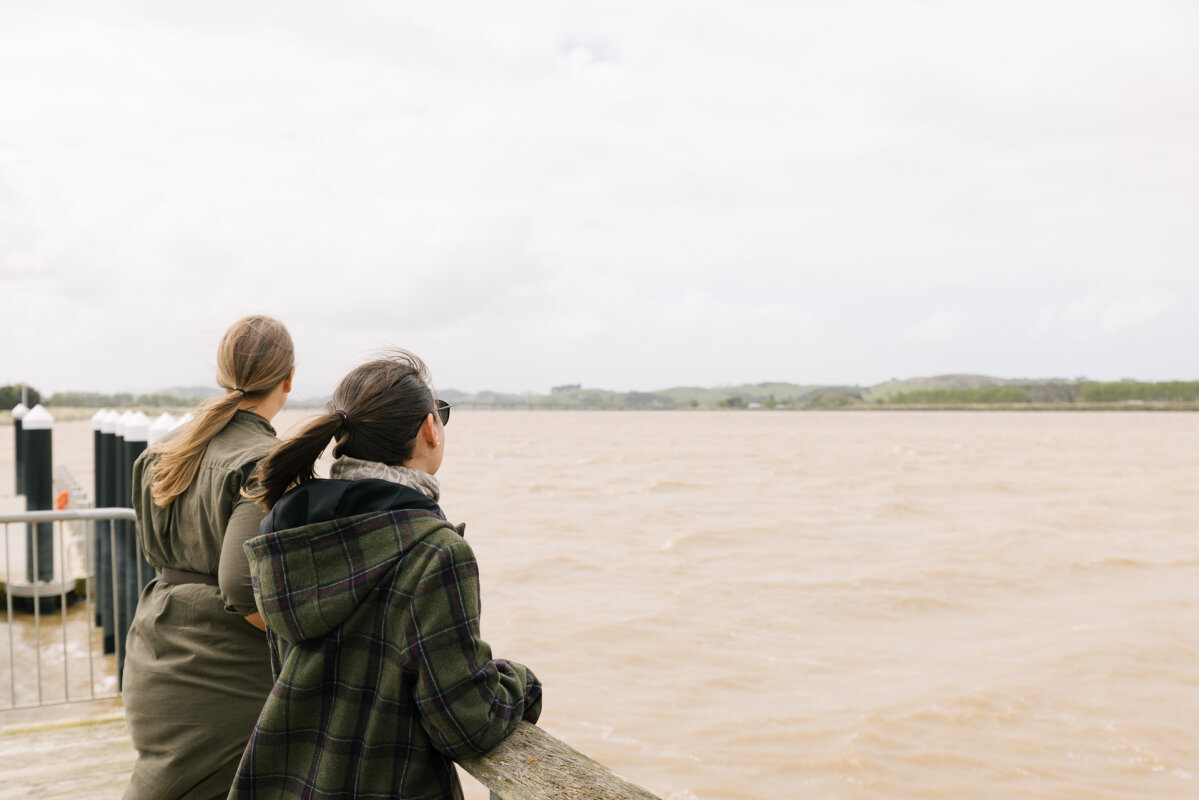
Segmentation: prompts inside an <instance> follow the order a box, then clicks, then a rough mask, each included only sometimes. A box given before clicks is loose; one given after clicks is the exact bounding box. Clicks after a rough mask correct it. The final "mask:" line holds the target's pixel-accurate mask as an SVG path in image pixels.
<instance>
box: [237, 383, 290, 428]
mask: <svg viewBox="0 0 1199 800" xmlns="http://www.w3.org/2000/svg"><path fill="white" fill-rule="evenodd" d="M286 402H287V393H286V392H281V391H278V390H276V391H273V392H271V393H270V394H268V395H267V396H266V397H263V398H261V399H259V398H249V397H246V398H244V399H242V401H241V403H239V404H238V406H237V408H238V410H239V411H249V412H251V413H254V414H257V415H258V416H260V417H262V418H263V419H265V420H266V421H267V422H270V421H271V420H273V419H274V418H275V415H276V414H278V413H279V412H280V411H282V410H283V405H284V404H285V403H286Z"/></svg>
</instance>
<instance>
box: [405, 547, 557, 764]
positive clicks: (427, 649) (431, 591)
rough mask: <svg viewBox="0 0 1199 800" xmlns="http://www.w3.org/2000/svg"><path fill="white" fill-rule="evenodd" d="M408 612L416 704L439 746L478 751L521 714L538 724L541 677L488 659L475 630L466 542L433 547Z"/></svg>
mask: <svg viewBox="0 0 1199 800" xmlns="http://www.w3.org/2000/svg"><path fill="white" fill-rule="evenodd" d="M410 613H411V619H410V623H409V624H410V625H411V632H412V638H411V640H410V641H411V642H412V643H413V651H412V652H413V656H414V659H415V666H416V669H417V671H418V674H417V683H416V697H415V700H416V705H417V708H418V709H419V710H420V716H421V725H422V726H423V727H424V729H425V731H426V732H427V733H428V734H429V736H430V738H431V739H432V740H433V743H434V745H435V746H436V747H437V749H438V750H440V751H441V752H443V753H445V754H446V755H447V756H449V757H450V758H453V759H461V758H466V757H468V756H473V755H477V754H479V753H483V752H486V751H487V750H490V749H491V748H492V747H495V746H496V745H497V744H499V743H500V742H501V741H502V740H503V739H504V737H505V736H507V735H508V734H509V733H511V732H512V730H513V728H515V727H516V724H517V723H518V722H519V721H520V720H521V719H522V718H524V719H526V720H528V721H530V722H536V720H537V716H538V714H539V712H540V709H541V683H540V682H539V681H538V680H537V678H536V676H535V675H533V672H532V671H531V670H529V669H528V668H527V667H525V666H524V665H523V664H517V663H515V662H512V661H506V660H504V659H493V658H492V657H491V647H490V646H489V645H488V644H487V642H485V641H483V640H482V639H481V638H480V636H479V571H478V565H477V564H476V563H475V557H474V553H473V552H472V551H471V548H470V545H469V544H467V543H466V541H465V540H463V539H458V540H457V541H455V542H453V543H451V544H447V545H445V546H442V547H439V548H437V550H436V551H435V553H434V555H433V557H432V558H431V559H430V561H429V563H428V566H427V567H426V569H425V573H424V576H423V577H422V578H421V581H420V583H419V585H418V588H417V591H416V595H415V597H414V598H413V602H412V605H411V606H410Z"/></svg>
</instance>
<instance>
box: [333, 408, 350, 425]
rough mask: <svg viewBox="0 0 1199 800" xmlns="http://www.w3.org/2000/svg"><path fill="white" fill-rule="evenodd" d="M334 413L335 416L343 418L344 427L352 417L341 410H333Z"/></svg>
mask: <svg viewBox="0 0 1199 800" xmlns="http://www.w3.org/2000/svg"><path fill="white" fill-rule="evenodd" d="M333 413H334V414H336V415H337V416H339V417H341V422H342V424H343V425H344V424H345V423H347V422H349V421H350V416H349V414H347V413H346V412H344V411H342V410H341V409H340V408H335V409H333Z"/></svg>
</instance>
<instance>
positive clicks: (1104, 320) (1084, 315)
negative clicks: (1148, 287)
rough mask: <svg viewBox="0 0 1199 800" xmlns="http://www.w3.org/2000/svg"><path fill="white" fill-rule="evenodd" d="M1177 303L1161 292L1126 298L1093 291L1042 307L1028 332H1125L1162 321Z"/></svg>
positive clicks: (1078, 335)
mask: <svg viewBox="0 0 1199 800" xmlns="http://www.w3.org/2000/svg"><path fill="white" fill-rule="evenodd" d="M1176 306H1177V301H1176V299H1175V298H1173V297H1170V296H1167V295H1161V294H1154V295H1145V296H1140V297H1128V298H1114V297H1105V296H1101V295H1094V294H1092V295H1087V296H1085V297H1081V298H1078V299H1076V300H1072V301H1070V302H1068V303H1066V304H1064V305H1062V306H1060V307H1051V308H1045V309H1042V311H1041V313H1040V316H1039V317H1038V319H1037V320H1036V322H1035V323H1034V325H1033V326H1032V329H1031V331H1030V335H1031V336H1032V337H1033V338H1034V339H1045V338H1050V337H1054V336H1059V335H1064V336H1068V337H1070V338H1071V339H1075V340H1078V341H1093V340H1102V339H1108V338H1111V337H1114V336H1125V335H1128V334H1130V333H1135V332H1136V331H1138V330H1140V329H1144V328H1149V327H1151V326H1153V325H1155V324H1157V323H1159V322H1161V321H1162V320H1164V319H1165V318H1166V317H1167V316H1169V315H1170V314H1171V312H1172V311H1173V310H1174V309H1175V307H1176Z"/></svg>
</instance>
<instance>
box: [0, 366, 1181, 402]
mask: <svg viewBox="0 0 1199 800" xmlns="http://www.w3.org/2000/svg"><path fill="white" fill-rule="evenodd" d="M21 389H22V386H21V385H20V384H17V385H15V386H0V410H7V409H11V408H13V407H14V406H16V405H17V403H19V402H21ZM27 390H28V397H29V399H28V401H27V404H28V405H30V406H32V405H34V404H35V403H39V402H40V403H42V404H44V405H46V406H48V407H55V406H57V407H62V408H144V409H162V408H186V407H194V406H195V405H198V404H199V403H201V402H203V401H204V400H205V399H206V398H207V396H208V395H207V394H204V393H197V394H194V395H192V394H189V393H187V392H185V391H180V390H170V391H165V392H157V393H151V394H134V393H129V392H120V393H115V394H104V393H100V392H57V393H55V394H52V395H50V396H48V397H44V396H42V395H41V393H39V392H38V391H37V390H36V389H33V388H32V387H27ZM441 395H442V397H443V398H445V399H446V400H449V401H450V402H452V403H454V404H456V405H460V406H466V407H475V408H488V407H494V408H534V409H537V408H542V409H571V408H576V409H592V408H594V409H604V408H621V409H688V408H694V409H699V408H729V409H732V408H753V409H757V408H766V409H780V408H781V409H837V408H854V407H857V408H880V407H896V406H899V407H925V408H927V407H931V408H946V407H949V408H954V407H967V408H972V407H986V406H999V407H1030V408H1033V407H1054V408H1070V407H1080V408H1081V407H1093V406H1121V407H1136V406H1138V405H1150V406H1162V405H1166V406H1186V405H1188V404H1199V381H1165V382H1160V383H1151V382H1142V381H1133V380H1122V381H1111V382H1104V381H1088V380H1086V379H1082V378H1080V379H1076V380H1040V381H1032V380H1008V379H1002V378H989V377H986V376H977V375H942V376H937V377H932V378H910V379H907V380H892V381H888V382H886V383H882V384H878V385H875V386H871V387H859V386H805V385H801V384H792V383H758V384H744V385H741V386H725V387H717V388H702V387H694V386H692V387H675V388H671V389H663V390H660V391H656V392H612V391H608V390H605V389H585V388H583V387H582V385H581V384H567V385H564V386H555V387H554V388H553V389H552V390H551V391H550V393H549V394H548V395H539V394H504V393H499V392H490V391H482V392H477V393H466V392H460V391H455V390H453V389H447V390H445V391H443V392H441ZM326 400H327V398H319V399H309V400H293V401H292V402H291V403H290V405H291V406H292V407H293V408H319V407H321V406H323V405H324V403H325V402H326Z"/></svg>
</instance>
